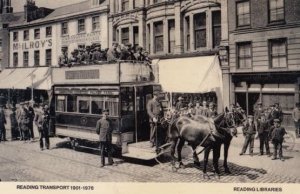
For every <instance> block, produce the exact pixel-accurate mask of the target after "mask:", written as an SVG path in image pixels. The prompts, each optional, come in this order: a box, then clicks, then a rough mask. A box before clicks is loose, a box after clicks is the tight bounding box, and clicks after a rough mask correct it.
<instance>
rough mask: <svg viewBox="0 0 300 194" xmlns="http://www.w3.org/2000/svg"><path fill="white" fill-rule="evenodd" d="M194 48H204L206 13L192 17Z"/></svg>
mask: <svg viewBox="0 0 300 194" xmlns="http://www.w3.org/2000/svg"><path fill="white" fill-rule="evenodd" d="M194 27H195V47H196V49H197V48H201V47H206V13H199V14H196V15H194Z"/></svg>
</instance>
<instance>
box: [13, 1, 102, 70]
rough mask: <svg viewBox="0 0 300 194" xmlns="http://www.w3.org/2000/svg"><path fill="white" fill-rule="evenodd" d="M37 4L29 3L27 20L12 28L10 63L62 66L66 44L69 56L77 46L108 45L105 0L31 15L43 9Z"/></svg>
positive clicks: (15, 64) (86, 2)
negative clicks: (62, 51)
mask: <svg viewBox="0 0 300 194" xmlns="http://www.w3.org/2000/svg"><path fill="white" fill-rule="evenodd" d="M34 6H35V4H34V2H33V5H30V4H29V5H27V6H26V7H25V9H26V10H27V11H26V10H25V12H24V14H25V16H24V17H25V18H26V17H27V21H22V22H21V23H18V24H15V25H12V26H10V28H9V34H10V36H9V37H10V38H9V40H10V67H38V66H58V58H59V56H60V55H61V49H62V48H64V49H65V50H67V53H68V56H70V55H71V52H72V51H73V50H74V49H78V48H80V47H85V46H87V45H91V44H93V43H100V44H102V46H103V47H104V48H107V46H108V43H107V40H108V38H107V36H108V32H107V30H106V29H107V15H108V14H107V12H108V7H107V4H106V2H105V1H99V0H96V1H95V0H87V1H84V2H82V3H77V4H72V5H68V6H64V7H60V8H57V9H55V10H48V13H47V14H48V15H45V17H43V18H32V17H31V15H37V14H30V13H35V12H36V13H38V12H42V10H41V11H40V10H39V8H34ZM32 7H33V8H32ZM35 7H36V6H35ZM26 14H27V15H26ZM25 20H26V19H25Z"/></svg>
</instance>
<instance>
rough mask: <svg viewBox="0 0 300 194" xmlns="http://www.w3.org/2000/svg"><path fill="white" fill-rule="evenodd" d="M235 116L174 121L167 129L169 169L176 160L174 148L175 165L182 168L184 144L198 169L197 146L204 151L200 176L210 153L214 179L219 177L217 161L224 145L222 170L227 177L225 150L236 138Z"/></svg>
mask: <svg viewBox="0 0 300 194" xmlns="http://www.w3.org/2000/svg"><path fill="white" fill-rule="evenodd" d="M234 116H236V114H233V113H232V112H229V111H228V109H227V108H226V111H225V112H224V113H222V114H219V115H218V116H217V117H216V118H214V119H211V118H206V117H203V116H196V117H192V118H189V117H185V116H181V117H178V118H175V119H174V120H173V121H172V122H171V124H170V126H169V133H170V140H171V156H172V158H173V162H172V164H173V166H174V165H175V160H176V158H175V157H174V154H175V148H176V145H177V155H178V158H177V161H178V162H179V165H180V166H181V165H183V164H182V158H181V151H182V147H183V145H184V143H185V141H187V142H188V144H189V145H190V146H191V147H192V149H193V159H194V164H195V165H197V166H200V162H199V158H198V153H196V148H197V147H198V146H201V147H203V148H204V168H203V176H204V177H205V176H207V177H208V175H207V170H206V169H207V163H208V157H209V153H210V151H211V150H213V166H214V170H215V173H216V175H218V176H219V175H220V171H219V167H218V161H219V158H220V151H221V145H222V144H224V164H223V165H224V168H225V172H226V173H230V170H229V168H228V165H227V157H228V150H229V146H230V142H231V140H232V137H233V136H236V134H237V130H236V128H235V122H234V121H235V118H234Z"/></svg>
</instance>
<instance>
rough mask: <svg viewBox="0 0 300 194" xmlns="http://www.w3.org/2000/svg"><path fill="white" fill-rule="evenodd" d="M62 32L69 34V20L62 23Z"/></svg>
mask: <svg viewBox="0 0 300 194" xmlns="http://www.w3.org/2000/svg"><path fill="white" fill-rule="evenodd" d="M61 34H62V35H67V34H68V22H63V23H62V24H61Z"/></svg>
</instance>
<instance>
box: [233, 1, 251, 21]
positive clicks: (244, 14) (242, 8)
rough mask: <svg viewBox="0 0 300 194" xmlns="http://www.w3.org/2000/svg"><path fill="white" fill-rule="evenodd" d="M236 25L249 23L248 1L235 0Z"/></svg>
mask: <svg viewBox="0 0 300 194" xmlns="http://www.w3.org/2000/svg"><path fill="white" fill-rule="evenodd" d="M236 7H237V13H236V15H237V26H248V25H250V2H249V1H241V2H237V6H236Z"/></svg>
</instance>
